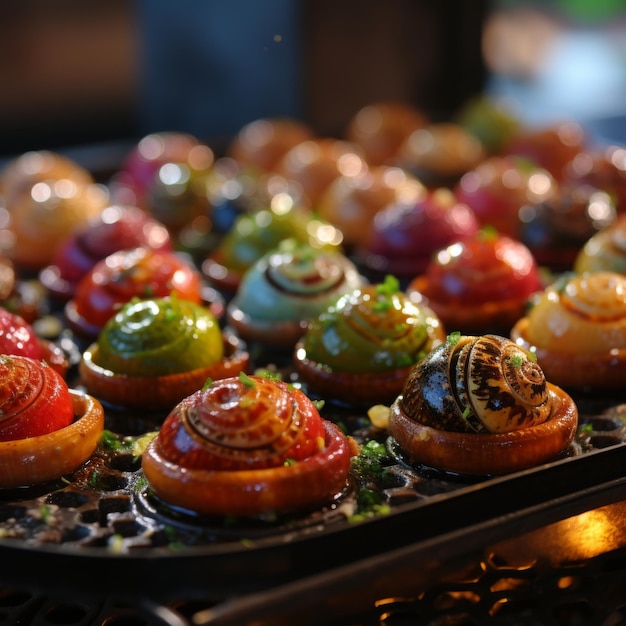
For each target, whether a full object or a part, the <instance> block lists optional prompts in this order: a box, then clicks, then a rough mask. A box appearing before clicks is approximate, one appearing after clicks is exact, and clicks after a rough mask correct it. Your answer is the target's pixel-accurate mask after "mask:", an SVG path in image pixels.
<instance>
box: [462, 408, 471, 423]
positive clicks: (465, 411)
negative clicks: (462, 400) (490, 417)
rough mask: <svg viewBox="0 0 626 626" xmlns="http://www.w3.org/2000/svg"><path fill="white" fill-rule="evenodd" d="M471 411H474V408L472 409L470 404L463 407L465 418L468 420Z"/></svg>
mask: <svg viewBox="0 0 626 626" xmlns="http://www.w3.org/2000/svg"><path fill="white" fill-rule="evenodd" d="M471 412H472V409H470V408H469V407H468V406H466V407H465V408H464V409H463V415H462V417H463V419H464V420H466V419H467V418H468V417H469V416H470V413H471Z"/></svg>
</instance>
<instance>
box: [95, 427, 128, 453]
mask: <svg viewBox="0 0 626 626" xmlns="http://www.w3.org/2000/svg"><path fill="white" fill-rule="evenodd" d="M100 444H101V445H102V447H103V448H104V449H105V450H111V451H112V452H118V451H120V450H123V449H124V448H125V445H124V442H123V441H122V440H121V439H120V438H119V437H118V436H117V435H116V434H115V433H114V432H112V431H110V430H103V431H102V435H101V436H100Z"/></svg>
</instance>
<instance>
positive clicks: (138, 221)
mask: <svg viewBox="0 0 626 626" xmlns="http://www.w3.org/2000/svg"><path fill="white" fill-rule="evenodd" d="M138 246H146V247H147V248H153V249H155V250H172V249H173V244H172V239H171V237H170V234H169V232H168V230H167V228H166V227H165V225H163V224H161V223H160V222H158V221H157V220H155V219H154V218H152V217H151V216H150V215H149V214H148V213H146V212H145V211H143V210H142V209H140V208H138V207H135V206H132V205H110V206H107V207H106V208H105V209H104V210H103V211H102V212H101V213H100V214H98V215H97V216H96V217H95V218H92V219H90V220H89V221H88V222H87V223H86V224H85V225H84V226H83V227H81V228H80V229H79V230H78V231H77V232H75V233H73V234H72V235H71V236H70V237H68V238H67V239H66V240H65V241H64V242H63V243H62V244H61V245H59V247H58V248H57V249H56V251H55V253H54V255H53V257H52V261H51V263H50V265H47V266H46V267H45V268H43V269H42V270H41V272H40V273H39V280H40V282H41V284H42V285H43V286H44V287H45V288H46V290H47V291H48V293H49V295H50V296H52V297H53V298H55V299H57V300H60V301H67V300H69V299H70V298H71V297H72V296H73V295H74V292H75V291H76V286H77V284H78V282H79V281H80V280H81V278H83V276H85V274H87V273H88V272H89V271H90V270H91V268H92V267H93V266H94V265H95V264H96V263H97V262H98V261H100V260H101V259H104V258H106V257H107V256H109V254H113V253H114V252H117V251H118V250H127V249H132V248H135V247H138Z"/></svg>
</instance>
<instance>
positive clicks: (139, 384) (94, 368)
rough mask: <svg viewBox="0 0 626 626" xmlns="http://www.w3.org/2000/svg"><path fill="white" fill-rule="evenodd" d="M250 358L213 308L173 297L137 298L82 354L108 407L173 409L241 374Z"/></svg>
mask: <svg viewBox="0 0 626 626" xmlns="http://www.w3.org/2000/svg"><path fill="white" fill-rule="evenodd" d="M248 360H249V355H248V352H246V351H245V350H243V348H241V346H240V344H238V343H237V342H236V341H234V340H233V339H231V338H230V337H228V336H225V335H223V334H222V331H221V329H220V327H219V324H218V321H217V319H216V318H215V316H214V315H213V313H211V311H210V310H209V309H208V308H206V307H203V306H202V305H200V304H197V303H194V302H190V301H188V300H183V299H180V298H176V297H174V296H170V297H167V298H151V299H143V300H142V299H133V300H131V301H130V302H128V303H127V304H126V305H125V306H124V307H123V308H122V309H121V310H120V311H119V312H118V313H117V314H116V315H115V316H114V317H113V318H111V319H110V320H109V321H108V322H107V324H106V325H105V326H104V328H103V329H102V332H101V333H100V335H99V336H98V339H97V341H95V342H94V343H92V344H91V345H90V346H89V347H88V348H87V349H86V350H85V351H84V352H83V358H82V359H81V361H80V363H79V375H80V379H81V381H82V382H83V384H84V385H85V387H86V388H87V389H88V390H89V391H90V393H92V394H93V395H95V396H96V397H98V398H100V399H102V400H103V401H106V402H107V403H108V404H111V405H116V406H124V407H135V408H138V409H144V410H160V409H164V408H166V409H167V410H170V409H171V407H172V406H174V404H176V403H177V402H178V401H180V400H182V399H183V398H184V397H185V396H187V395H189V394H190V393H193V392H194V391H196V390H197V389H199V388H200V387H201V386H202V385H203V384H204V382H205V381H206V379H207V378H226V377H228V376H231V375H234V374H237V373H239V372H240V371H243V370H245V369H246V367H247V365H248Z"/></svg>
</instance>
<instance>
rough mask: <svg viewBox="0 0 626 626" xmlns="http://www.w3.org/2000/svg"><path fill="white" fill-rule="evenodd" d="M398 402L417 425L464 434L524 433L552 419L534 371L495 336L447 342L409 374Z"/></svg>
mask: <svg viewBox="0 0 626 626" xmlns="http://www.w3.org/2000/svg"><path fill="white" fill-rule="evenodd" d="M400 402H401V407H402V409H403V410H404V412H405V413H406V414H407V415H408V416H410V417H411V418H412V419H414V420H416V421H418V422H421V423H423V424H426V425H428V426H432V427H435V428H439V429H443V430H449V431H458V432H468V433H472V432H473V433H499V432H509V431H513V430H518V429H521V428H527V427H529V426H534V425H536V424H540V423H542V422H544V421H546V420H547V419H548V418H549V417H550V413H551V407H550V401H549V394H548V390H547V381H546V378H545V376H544V373H543V371H542V370H541V368H540V367H539V365H538V364H537V363H536V361H535V360H534V359H533V358H531V356H530V355H529V353H528V352H526V351H525V350H523V349H522V348H520V347H519V346H517V345H516V344H515V343H514V342H513V341H511V340H509V339H507V338H504V337H500V336H497V335H484V336H480V337H474V336H460V337H455V336H450V337H448V340H447V341H446V343H445V344H443V345H441V346H439V347H438V348H435V349H434V350H433V351H432V352H431V353H430V354H429V355H428V356H427V357H426V358H425V359H423V360H422V361H421V362H420V363H418V364H417V365H416V366H415V367H414V368H413V370H412V371H411V373H410V375H409V376H408V378H407V380H406V381H405V385H404V389H403V394H402V398H401V400H400Z"/></svg>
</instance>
